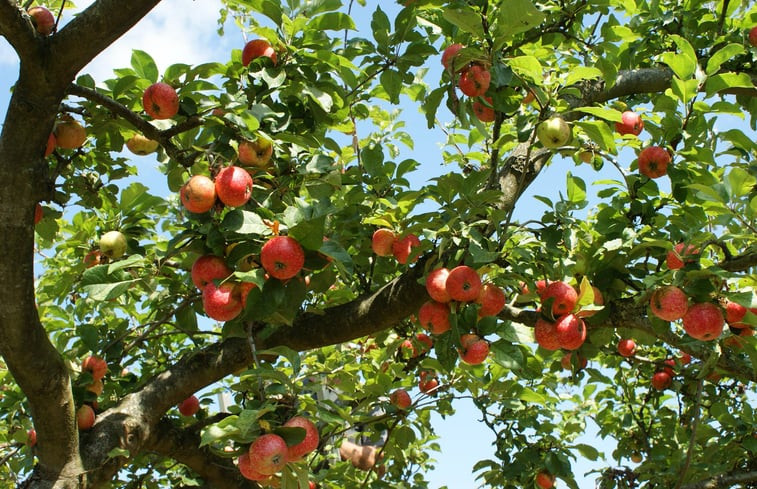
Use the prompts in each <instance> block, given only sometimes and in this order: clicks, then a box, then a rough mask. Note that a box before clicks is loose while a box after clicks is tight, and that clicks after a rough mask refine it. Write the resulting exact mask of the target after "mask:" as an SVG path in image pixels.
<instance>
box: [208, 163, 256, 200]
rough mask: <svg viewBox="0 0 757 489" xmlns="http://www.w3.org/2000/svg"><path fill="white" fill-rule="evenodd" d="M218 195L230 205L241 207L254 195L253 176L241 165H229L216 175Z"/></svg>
mask: <svg viewBox="0 0 757 489" xmlns="http://www.w3.org/2000/svg"><path fill="white" fill-rule="evenodd" d="M215 187H216V195H217V196H218V198H219V199H220V201H221V202H223V203H224V204H226V205H227V206H229V207H241V206H243V205H245V204H246V203H247V201H249V200H250V197H251V196H252V177H251V176H250V174H249V173H247V170H245V169H244V168H242V167H239V166H227V167H226V168H224V169H222V170H221V171H220V172H218V175H216V181H215Z"/></svg>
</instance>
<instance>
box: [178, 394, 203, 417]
mask: <svg viewBox="0 0 757 489" xmlns="http://www.w3.org/2000/svg"><path fill="white" fill-rule="evenodd" d="M199 410H200V400H199V399H197V396H189V397H187V398H186V399H184V400H183V401H181V403H179V412H180V413H181V415H182V416H187V417H189V416H194V415H195V414H197V411H199Z"/></svg>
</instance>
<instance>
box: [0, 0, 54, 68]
mask: <svg viewBox="0 0 757 489" xmlns="http://www.w3.org/2000/svg"><path fill="white" fill-rule="evenodd" d="M0 36H3V37H4V38H5V39H6V40H7V41H8V42H9V43H10V45H11V46H13V50H14V51H16V53H18V55H19V57H21V58H29V57H31V56H33V54H34V52H35V51H36V50H37V41H36V40H35V38H39V41H40V42H42V39H43V38H42V36H41V35H40V36H37V34H36V30H35V29H34V26H33V25H32V22H31V19H30V18H29V16H28V15H26V14H25V13H24V11H23V9H21V7H19V6H18V5H17V4H16V2H15V1H11V0H0Z"/></svg>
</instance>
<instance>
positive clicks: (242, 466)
mask: <svg viewBox="0 0 757 489" xmlns="http://www.w3.org/2000/svg"><path fill="white" fill-rule="evenodd" d="M237 467H238V468H239V472H240V473H241V474H242V476H243V477H244V478H245V479H249V480H251V481H262V480H264V479H267V478H268V476H267V475H265V474H261V473H260V472H257V471H255V470H253V469H252V467H251V466H250V452H245V453H243V454H242V455H240V456H239V458H237Z"/></svg>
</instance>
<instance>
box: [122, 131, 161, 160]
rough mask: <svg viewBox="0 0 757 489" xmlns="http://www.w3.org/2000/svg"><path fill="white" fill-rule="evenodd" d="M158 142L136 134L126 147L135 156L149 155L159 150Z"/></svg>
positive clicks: (127, 142)
mask: <svg viewBox="0 0 757 489" xmlns="http://www.w3.org/2000/svg"><path fill="white" fill-rule="evenodd" d="M158 146H159V144H158V142H157V141H155V140H154V139H150V138H148V137H145V136H143V135H141V134H135V135H133V136H132V137H130V138H129V140H128V141H126V147H127V148H128V150H129V151H131V152H132V153H134V154H135V155H140V156H144V155H148V154H150V153H153V152H155V150H157V149H158Z"/></svg>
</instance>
